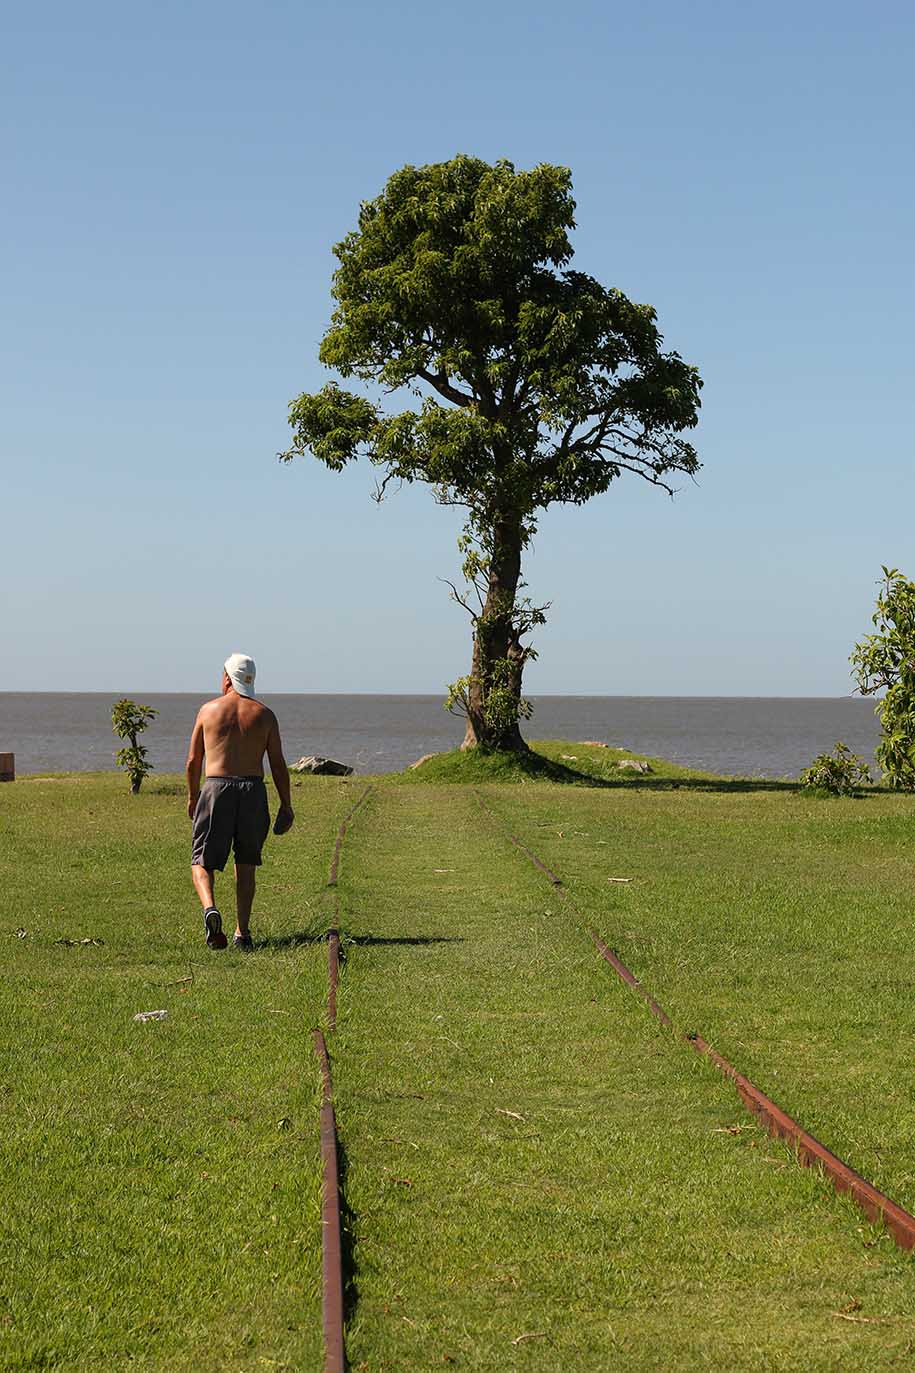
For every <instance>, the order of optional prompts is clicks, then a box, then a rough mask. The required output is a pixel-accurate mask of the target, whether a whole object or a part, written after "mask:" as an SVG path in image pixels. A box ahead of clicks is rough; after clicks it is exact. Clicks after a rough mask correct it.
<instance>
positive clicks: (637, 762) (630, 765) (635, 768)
mask: <svg viewBox="0 0 915 1373" xmlns="http://www.w3.org/2000/svg"><path fill="white" fill-rule="evenodd" d="M616 766H617V767H618V768H619V769H620V771H621V772H622V771H624V770H625V771H626V772H651V770H652V768H651V764H650V763H646V762H643V760H642V759H641V758H621V759H620V761H619V762H618V763H617V765H616Z"/></svg>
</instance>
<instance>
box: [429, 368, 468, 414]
mask: <svg viewBox="0 0 915 1373" xmlns="http://www.w3.org/2000/svg"><path fill="white" fill-rule="evenodd" d="M416 375H417V376H418V377H422V379H423V381H427V382H428V383H429V385H430V386H431V387H432V388H433V389H434V390H436V391H437V392H438V394H439V395H440V396H443V397H444V398H445V400H450V401H452V402H453V404H454V405H463V406H467V405H472V404H473V397H472V396H468V394H467V392H466V391H461V390H460V389H459V387H457V386H452V385H451V382H450V381H449V380H448V375H447V373H445V372H429V371H427V369H426V368H425V367H418V368H417V369H416Z"/></svg>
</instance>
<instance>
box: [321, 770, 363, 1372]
mask: <svg viewBox="0 0 915 1373" xmlns="http://www.w3.org/2000/svg"><path fill="white" fill-rule="evenodd" d="M373 790H374V787H372V786H371V785H370V786H368V787H366V789H365V791H364V792H363V793H362V795H361V796H360V797H359V800H358V801H357V802H356V804H355V805H354V806H351V807H350V809H349V810H348V811H347V813H346V815H345V816H344V817H343V820H342V822H341V824H340V828H339V829H338V830H337V838H336V842H335V843H334V852H333V857H332V858H331V863H330V872H329V874H328V880H327V887H328V890H330V891H331V892H332V894H333V921H334V923H333V924H332V925H331V927H330V928H329V929H328V931H327V981H328V991H327V1028H328V1033H330V1032H331V1031H333V1030H335V1029H336V1028H337V984H338V982H339V979H340V930H339V922H340V898H339V895H338V892H337V879H338V876H339V870H340V855H341V853H342V850H343V841H344V839H345V838H346V833H347V830H348V829H349V826H350V823H351V821H352V819H353V816H354V815H355V814H356V812H357V810H359V808H360V806H362V804H363V803H364V802H365V801H367V800H368V798H369V796H370V794H371V793H372V791H373ZM312 1038H313V1042H314V1050H315V1054H316V1055H317V1058H318V1062H319V1064H320V1066H321V1083H322V1087H321V1165H322V1198H321V1310H322V1319H323V1325H324V1373H344V1370H345V1368H346V1345H345V1340H344V1334H343V1322H344V1316H345V1307H344V1298H343V1241H342V1220H341V1188H340V1169H339V1157H338V1152H337V1120H336V1116H335V1114H334V1098H333V1086H332V1083H331V1076H330V1059H329V1057H328V1053H327V1041H326V1040H325V1038H324V1035H323V1034H322V1032H321V1031H320V1030H313V1031H312Z"/></svg>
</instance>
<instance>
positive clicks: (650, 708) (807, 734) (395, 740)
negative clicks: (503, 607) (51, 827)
mask: <svg viewBox="0 0 915 1373" xmlns="http://www.w3.org/2000/svg"><path fill="white" fill-rule="evenodd" d="M129 694H130V695H131V696H132V697H133V698H134V699H135V700H138V701H142V702H144V703H145V704H147V705H151V706H155V707H156V709H157V710H158V711H159V716H158V718H157V719H156V720H155V721H154V722H153V724H152V725H151V727H150V728H149V730H148V731H147V733H146V734H145V735H144V742H145V743H146V745H147V746H148V748H149V753H150V758H151V760H152V762H153V763H154V765H155V768H156V771H157V772H180V771H182V770H183V768H184V760H185V755H186V751H187V742H188V738H189V736H190V732H191V726H192V724H193V721H194V716H195V714H196V711H197V707H198V706H199V705H200V703H201V701H203V700H204V699H205V694H204V693H201V694H200V695H195V694H190V693H186V694H185V693H182V694H171V695H161V694H158V693H156V692H152V693H148V692H142V691H138V692H131V693H129ZM115 699H116V695H115V694H114V693H110V692H92V693H70V692H2V693H0V752H13V753H15V755H16V770H17V772H18V773H34V772H70V771H86V770H88V771H98V770H103V769H108V768H114V767H115V761H114V755H115V752H116V750H117V748H118V745H119V741H118V740H117V739H116V738H115V736H114V735H113V734H112V732H111V718H110V717H111V706H112V703H113V702H114V700H115ZM263 700H264V701H265V702H266V703H267V704H268V705H269V706H271V707H272V708H273V709H274V710H275V711H276V713H277V716H278V718H279V721H280V728H281V731H282V735H283V745H284V749H285V752H286V756H287V758H288V759H289V760H290V762H294V761H295V759H296V758H298V757H300V756H301V755H302V754H308V753H320V754H324V755H326V756H328V757H331V758H338V759H340V760H342V761H343V762H347V763H350V764H351V765H352V766H353V767H354V768H355V769H356V771H357V772H361V773H367V772H396V771H398V770H399V769H400V768H403V767H406V766H407V764H408V763H412V762H413V761H414V760H415V759H416V758H418V757H419V756H420V755H421V754H423V753H437V752H439V751H440V750H442V749H449V748H454V747H456V745H458V744H459V743H460V742H461V739H462V737H463V729H462V726H461V721H459V720H457V719H455V718H454V717H453V716H451V715H449V714H448V713H447V712H446V711H445V710H443V708H442V698H441V696H319V695H297V696H265V697H263ZM534 707H535V712H534V718H533V720H532V721H531V722H530V723H529V724H528V725H527V727H526V729H525V731H524V732H525V734H526V735H527V737H528V738H531V739H537V738H540V739H578V740H581V739H600V740H603V741H604V742H606V743H608V744H613V745H620V746H623V747H625V748H628V749H632V751H633V752H636V753H647V754H651V755H653V756H656V757H661V758H669V759H671V760H672V761H673V762H677V763H683V764H685V765H687V766H691V767H697V768H703V769H705V770H707V771H709V772H719V773H725V774H729V775H732V776H745V777H795V776H797V774H798V772H799V771H800V770H801V768H804V767H806V766H807V764H808V763H809V762H810V761H811V759H812V758H813V757H814V756H815V755H816V754H817V753H822V752H823V751H824V750H826V749H831V748H832V746H833V744H834V743H835V742H836V740H838V739H841V740H843V741H844V742H845V743H846V744H848V745H849V747H850V748H851V749H852V750H853V751H854V752H855V753H860V754H862V755H863V756H864V757H866V758H867V759H868V760H871V759H872V757H873V750H874V746H875V745H876V742H877V738H878V727H877V722H876V720H875V718H874V707H873V702H872V701H864V700H860V699H858V698H855V697H822V698H814V697H797V698H791V697H766V696H760V697H728V696H725V697H712V696H682V697H680V696H541V697H539V698H536V699H535V701H534Z"/></svg>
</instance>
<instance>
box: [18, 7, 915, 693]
mask: <svg viewBox="0 0 915 1373" xmlns="http://www.w3.org/2000/svg"><path fill="white" fill-rule="evenodd" d="M3 29H4V32H3V53H4V57H3V63H2V66H3V71H2V81H0V104H2V114H3V120H2V124H3V129H4V133H3V161H4V170H3V186H4V191H5V196H4V200H5V206H4V213H3V216H2V221H0V236H2V253H0V264H2V268H0V269H2V273H3V282H2V301H3V307H2V322H0V338H2V369H0V468H2V487H0V492H2V494H0V512H2V513H0V550H2V552H0V558H2V581H3V590H4V601H5V602H6V604H5V608H4V615H3V620H2V624H3V644H4V649H5V654H4V657H5V663H4V670H3V673H2V678H0V686H2V687H5V688H7V689H22V690H30V689H34V690H42V689H43V690H48V689H55V688H57V689H71V690H105V691H107V690H111V691H122V690H132V691H133V690H135V691H140V690H143V689H146V690H150V691H151V690H154V689H155V690H205V689H207V688H208V687H209V686H210V685H211V684H212V683H214V681H215V679H216V678H217V677H218V672H219V665H220V663H221V661H222V659H223V657H224V656H225V654H226V653H228V652H229V651H231V650H233V649H241V650H243V651H246V652H250V653H252V654H254V655H255V656H256V657H257V658H258V660H259V665H260V677H259V685H260V686H261V687H262V688H263V690H264V691H267V692H269V691H284V690H286V691H308V690H314V691H393V692H405V691H436V690H438V689H439V688H440V687H441V686H442V685H443V684H444V683H445V682H447V681H449V680H451V679H452V678H454V677H456V676H458V675H460V674H461V673H462V672H464V671H466V669H467V665H468V659H469V643H468V637H467V627H466V624H465V621H464V617H463V613H462V612H461V611H460V610H459V609H458V608H457V607H455V606H453V605H452V604H451V603H450V602H449V600H448V598H447V590H446V588H445V587H444V586H443V585H442V584H441V583H440V582H439V581H437V578H438V577H440V576H447V577H453V576H454V575H455V570H456V567H457V564H458V556H457V553H456V551H455V547H454V540H455V536H456V534H457V532H458V526H459V522H460V521H459V517H458V512H455V511H453V510H442V509H439V508H437V507H435V506H434V504H433V502H432V499H431V497H430V496H429V494H428V493H427V492H426V491H425V490H424V489H422V488H415V489H413V490H406V491H403V492H401V493H400V494H399V495H398V496H396V498H392V499H391V500H390V501H389V502H388V503H386V504H385V505H384V506H382V507H378V506H376V505H375V504H373V502H372V501H371V500H370V499H369V496H370V492H371V490H372V477H373V474H372V472H371V469H367V468H364V467H358V466H357V467H355V468H353V469H352V470H351V471H349V472H347V473H346V474H344V475H342V476H335V475H332V474H330V473H328V472H326V471H325V470H324V469H323V468H321V467H320V466H319V465H318V464H317V463H314V462H308V463H306V462H300V463H298V464H295V465H293V466H291V467H283V466H281V465H279V464H278V463H277V462H276V460H275V458H274V454H275V453H276V451H277V450H278V449H281V448H283V447H284V446H285V445H286V442H287V433H288V430H287V425H286V407H287V402H288V401H289V399H290V398H291V397H292V396H293V395H295V394H296V393H297V392H299V391H301V390H305V389H310V388H314V387H317V386H319V385H321V384H323V380H324V379H325V374H324V373H323V371H322V369H321V368H320V366H319V365H318V363H317V349H318V344H319V341H320V338H321V336H322V334H323V331H324V329H325V327H326V324H327V320H328V316H329V311H330V292H329V288H330V276H331V272H332V269H333V265H334V260H333V257H332V253H331V245H332V244H333V243H334V242H335V241H337V240H338V239H339V238H341V237H342V236H343V234H344V233H346V232H347V231H348V230H349V229H350V228H351V227H353V226H354V224H355V218H356V213H357V209H358V204H359V201H360V200H362V199H367V198H370V197H371V196H373V195H375V194H377V193H378V192H379V191H380V189H381V187H382V186H383V184H384V182H385V180H386V178H387V176H388V175H389V174H390V173H391V172H392V171H394V170H395V169H396V168H397V167H399V166H401V165H403V164H404V163H407V162H413V163H424V162H432V161H439V160H442V159H445V158H449V157H451V156H453V155H454V154H455V153H457V152H467V153H472V154H475V155H477V156H481V157H484V158H487V159H490V160H495V159H496V158H499V157H508V158H510V159H512V160H513V161H514V162H515V164H516V165H517V166H519V167H529V166H532V165H534V164H535V163H537V162H541V161H547V162H556V163H562V164H565V165H568V166H570V167H571V168H572V171H573V175H574V184H575V195H576V200H577V202H578V212H577V220H578V229H577V232H576V235H575V244H576V261H575V265H576V266H577V267H578V268H580V269H581V270H584V271H588V272H590V273H592V274H593V275H595V276H597V277H598V278H600V279H601V280H602V281H604V282H605V284H607V285H614V286H618V287H619V288H621V289H622V290H623V291H625V292H626V293H627V294H629V295H630V296H632V297H633V298H634V299H636V300H639V301H649V302H651V303H652V304H653V305H654V306H655V307H656V308H657V311H658V315H659V319H660V323H661V327H662V329H663V331H664V334H665V337H666V339H667V343H668V345H669V346H670V347H673V348H676V349H677V350H678V351H679V352H680V353H682V354H683V356H684V357H686V358H687V359H689V360H690V361H691V362H695V363H696V364H697V365H698V366H699V368H700V370H701V372H702V374H703V376H704V378H705V383H706V384H705V390H704V392H703V401H704V409H703V421H702V425H701V427H700V429H699V431H698V433H697V440H696V441H697V444H698V446H699V449H700V453H701V456H702V459H703V462H704V464H705V465H704V468H703V471H702V472H701V474H700V477H699V481H698V484H697V485H692V484H689V483H687V484H686V486H685V487H684V489H683V490H682V492H681V494H680V495H679V496H678V497H677V499H676V500H675V501H674V502H670V501H668V499H667V498H666V497H665V496H664V495H663V493H661V492H658V491H656V490H653V489H651V488H649V487H647V486H644V485H643V484H641V483H639V482H638V479H637V478H635V477H631V478H629V479H628V480H622V481H620V482H619V483H617V484H616V485H615V489H611V491H610V492H609V493H608V494H607V495H606V496H604V497H602V498H600V499H598V500H596V501H594V502H593V503H592V504H591V505H590V506H588V507H587V508H585V509H583V510H577V509H570V510H555V511H551V512H550V513H549V514H548V515H547V516H546V517H545V518H544V519H543V520H542V523H541V529H540V533H539V536H538V539H537V543H536V547H535V551H534V554H533V556H532V557H531V559H530V561H529V565H528V580H529V582H530V585H531V590H532V593H533V595H534V596H535V598H537V599H541V600H551V601H552V603H553V608H552V611H551V619H550V623H549V625H548V626H547V628H546V629H544V630H543V631H541V633H540V636H539V640H538V646H539V648H540V652H541V657H540V661H539V662H538V663H537V664H535V665H534V666H533V667H532V668H531V669H530V671H529V679H528V687H529V688H530V689H531V690H532V691H534V692H537V691H540V692H568V693H607V694H615V693H632V694H649V695H655V694H659V695H666V694H680V693H685V694H749V695H755V694H779V695H793V694H823V695H838V694H842V693H844V692H847V691H848V690H849V689H850V683H849V677H848V670H847V662H846V660H847V655H848V652H849V650H850V648H851V646H852V644H853V643H854V641H855V639H856V638H858V637H859V636H860V635H861V634H862V633H864V632H865V631H866V630H867V629H868V628H869V618H870V613H871V609H872V604H873V598H874V584H875V581H876V579H877V577H878V576H879V572H880V565H881V563H890V564H893V565H899V566H901V567H902V569H903V570H904V571H906V572H907V573H908V575H909V576H913V577H915V548H913V512H915V475H913V472H915V467H913V461H912V442H913V441H912V423H911V416H910V407H911V400H912V390H913V387H912V376H913V361H915V345H913V335H912V319H913V313H915V312H913V306H915V272H913V263H912V256H913V243H915V190H913V177H912V150H911V134H912V128H913V115H915V109H913V106H915V96H913V91H915V85H913V81H912V71H913V67H915V11H913V9H912V7H911V6H910V5H908V4H905V5H904V4H902V3H894V2H891V3H886V4H882V5H880V6H877V7H865V6H862V5H860V4H850V3H846V2H845V0H840V2H839V3H835V2H833V3H829V4H826V3H822V2H821V0H817V2H816V3H808V4H800V5H798V4H796V3H793V4H786V3H775V4H768V5H765V6H752V7H750V6H744V5H734V4H723V3H722V4H711V3H701V2H700V3H696V4H689V5H684V4H682V3H677V4H674V3H670V2H669V0H665V3H654V4H652V3H648V4H644V5H632V4H626V5H621V4H619V3H615V0H609V3H608V0H600V3H596V2H595V3H590V2H589V3H581V2H580V0H579V2H576V0H572V3H569V4H566V5H561V6H557V5H553V4H550V5H547V4H545V3H543V0H526V3H524V4H521V3H517V0H508V2H507V3H501V4H492V3H486V4H483V3H480V0H469V3H465V4H463V5H461V6H458V7H441V6H431V5H428V4H425V3H424V4H419V3H416V2H415V0H410V3H399V4H386V3H383V0H381V2H378V0H375V2H374V3H358V4H353V3H349V4H343V5H340V6H329V5H317V4H303V3H301V0H299V2H298V3H270V0H267V3H265V4H260V5H256V6H255V5H253V4H247V5H240V4H237V3H232V0H222V2H221V3H219V4H216V3H215V2H214V0H182V3H180V4H177V3H172V2H171V0H164V2H163V3H159V4H157V5H156V6H153V7H150V6H132V5H126V6H125V5H123V4H113V3H111V4H103V3H98V2H97V0H86V3H84V4H81V5H78V6H74V5H70V4H67V5H64V4H61V3H45V4H42V3H37V4H35V5H33V6H25V5H20V6H18V7H15V8H14V7H13V6H7V7H6V9H5V16H4V25H3Z"/></svg>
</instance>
